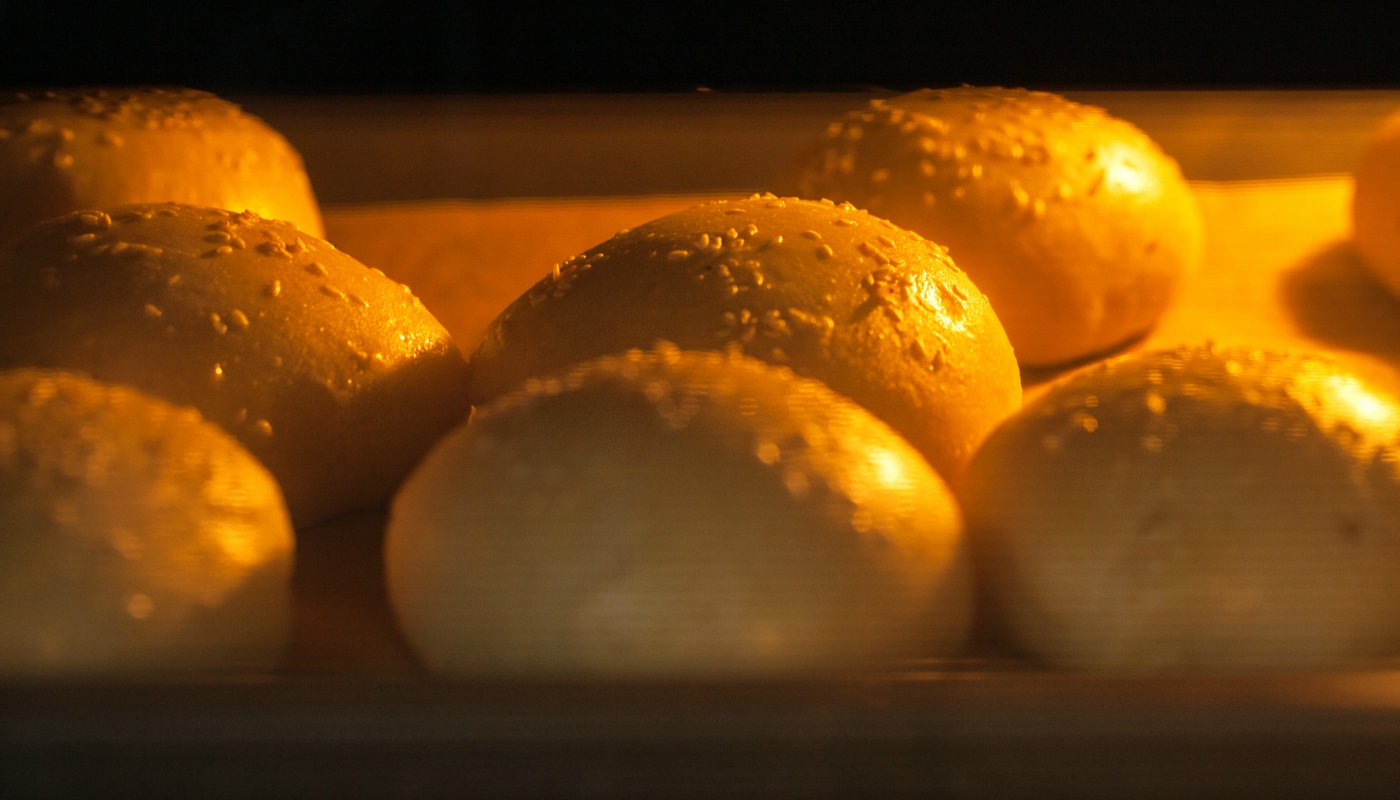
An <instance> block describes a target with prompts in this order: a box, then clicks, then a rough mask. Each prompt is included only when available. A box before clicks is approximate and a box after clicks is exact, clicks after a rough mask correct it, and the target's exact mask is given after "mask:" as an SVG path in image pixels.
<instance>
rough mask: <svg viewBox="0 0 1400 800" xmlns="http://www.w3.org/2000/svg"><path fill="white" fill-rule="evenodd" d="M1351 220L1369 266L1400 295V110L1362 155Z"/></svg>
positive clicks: (1360, 248) (1393, 115) (1386, 123)
mask: <svg viewBox="0 0 1400 800" xmlns="http://www.w3.org/2000/svg"><path fill="white" fill-rule="evenodd" d="M1352 221H1353V223H1354V225H1355V227H1356V248H1357V249H1358V250H1359V251H1361V255H1362V257H1363V258H1364V259H1365V261H1366V264H1367V266H1369V267H1370V268H1371V272H1372V273H1373V274H1374V275H1375V276H1376V277H1377V278H1379V279H1380V281H1381V283H1383V284H1385V286H1386V288H1388V289H1389V290H1390V292H1391V294H1394V295H1395V296H1397V297H1400V113H1396V114H1392V115H1391V116H1390V117H1388V118H1387V119H1386V120H1385V122H1383V123H1382V124H1381V127H1380V130H1379V131H1377V132H1376V135H1375V136H1374V137H1373V138H1372V139H1371V143H1370V145H1369V146H1368V147H1367V148H1366V152H1365V153H1364V154H1363V155H1362V156H1361V163H1360V165H1359V166H1357V168H1356V195H1355V197H1354V198H1353V200H1352Z"/></svg>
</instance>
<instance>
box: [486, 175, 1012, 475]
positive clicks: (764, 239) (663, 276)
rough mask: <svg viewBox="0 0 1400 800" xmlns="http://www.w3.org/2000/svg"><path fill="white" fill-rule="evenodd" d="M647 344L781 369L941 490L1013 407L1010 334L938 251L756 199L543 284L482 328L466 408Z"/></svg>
mask: <svg viewBox="0 0 1400 800" xmlns="http://www.w3.org/2000/svg"><path fill="white" fill-rule="evenodd" d="M657 339H666V340H668V341H673V342H675V343H676V344H677V345H679V346H680V347H681V348H682V349H691V350H720V349H724V348H725V347H727V346H735V347H739V348H742V350H743V351H744V352H745V353H746V354H748V355H750V356H753V357H755V358H759V359H762V360H764V361H766V362H768V363H770V364H785V365H788V366H791V367H792V369H793V371H795V372H797V373H798V374H799V375H804V376H806V377H809V378H816V379H818V380H820V381H822V382H824V383H826V384H827V385H828V386H830V387H831V388H832V389H834V390H836V391H837V392H838V393H840V394H843V395H845V396H847V397H849V398H851V399H852V400H855V401H856V402H857V403H859V404H861V405H862V406H864V407H865V408H866V409H868V410H869V411H871V412H872V413H874V414H875V416H877V417H879V418H881V419H883V420H884V421H885V422H886V423H888V424H889V425H890V427H892V428H894V429H895V430H897V431H899V432H900V433H901V434H903V435H904V436H905V438H907V439H909V441H910V442H911V443H912V444H913V445H914V446H915V447H916V448H918V449H919V450H920V451H921V452H922V453H923V454H924V456H925V457H926V458H928V459H929V461H930V462H931V463H932V464H933V466H934V468H935V469H937V470H939V471H940V472H941V473H942V474H943V475H944V476H945V477H949V478H950V479H952V480H956V476H957V475H958V474H960V473H961V471H962V469H963V467H964V466H965V465H966V463H967V460H968V459H969V458H971V456H972V453H973V452H974V451H975V450H976V449H977V445H978V443H979V442H981V441H982V438H983V437H984V436H986V434H987V433H988V432H989V431H990V430H991V429H992V428H993V427H995V426H996V424H997V423H998V422H999V421H1001V419H1002V418H1003V417H1005V416H1006V415H1007V414H1009V413H1011V412H1012V411H1014V410H1015V409H1016V408H1017V407H1019V406H1020V402H1021V379H1020V374H1019V373H1018V371H1017V367H1016V360H1015V357H1014V356H1013V354H1012V352H1011V347H1010V345H1009V344H1008V343H1007V341H1006V334H1005V333H1004V332H1003V331H1002V329H1001V325H1000V324H999V323H998V322H997V318H996V316H995V315H994V314H993V313H992V310H991V308H990V307H989V306H988V305H987V301H986V299H985V298H983V297H982V294H981V293H980V292H978V291H977V287H975V286H973V285H972V282H971V281H970V280H968V279H967V276H965V275H963V274H962V272H960V271H959V270H958V268H957V267H955V266H954V265H953V262H952V261H950V260H949V259H948V257H947V256H946V255H945V254H944V252H943V250H942V249H941V248H939V247H938V246H937V245H934V244H933V243H931V242H928V241H925V240H924V239H922V238H920V237H919V236H917V235H915V234H912V233H909V232H907V231H903V230H900V229H899V228H897V227H895V226H894V225H892V224H890V223H888V222H886V221H884V220H881V219H877V218H875V217H872V216H870V215H869V214H866V213H865V212H862V211H857V210H855V209H853V208H850V207H837V206H833V205H831V204H829V203H828V204H822V203H811V202H805V201H800V200H793V199H788V200H779V199H777V198H775V197H771V196H769V197H767V198H760V197H758V196H757V195H755V196H754V197H753V198H751V199H749V200H740V201H735V202H727V201H721V202H716V203H711V204H708V205H702V206H697V207H695V208H691V209H688V210H686V211H681V212H679V213H676V214H671V215H669V216H665V217H662V218H660V219H658V220H654V221H652V222H649V223H647V224H645V225H642V226H640V227H638V228H634V229H632V230H631V231H626V232H623V233H620V234H618V235H617V236H615V237H613V238H612V239H610V240H608V241H606V242H604V243H602V244H600V245H598V246H597V247H594V248H592V249H591V250H588V251H587V252H586V253H584V254H582V255H580V256H575V257H574V258H572V259H570V260H569V261H568V262H566V263H565V264H563V265H562V266H561V267H559V271H558V274H557V276H554V275H549V276H546V277H545V279H544V280H542V281H541V282H540V283H538V284H537V285H536V286H535V288H533V289H531V290H530V291H529V292H528V293H526V294H525V295H524V296H522V297H521V298H519V299H518V300H516V301H515V302H514V303H513V304H511V306H510V307H509V308H507V309H506V310H505V311H504V312H503V313H502V314H501V316H500V317H498V318H497V319H496V320H495V321H494V322H492V323H491V325H490V327H488V328H487V330H486V333H485V335H484V336H483V337H482V340H481V342H480V344H478V346H477V349H476V352H475V354H474V355H473V356H472V365H471V369H472V378H471V395H472V402H473V403H476V404H481V403H484V402H487V401H489V400H491V399H492V398H494V397H496V396H497V395H499V394H501V393H502V392H505V391H508V390H510V389H513V388H515V387H516V386H518V385H519V384H520V383H521V382H522V381H524V380H525V379H526V378H529V377H532V376H541V375H544V374H547V373H551V372H556V371H558V370H561V369H564V368H565V367H567V366H569V365H571V364H576V363H578V362H580V361H583V360H585V359H588V358H593V357H595V356H600V355H605V354H608V353H619V352H622V351H624V350H627V349H629V348H633V347H650V346H651V344H652V343H653V342H654V341H656V340H657Z"/></svg>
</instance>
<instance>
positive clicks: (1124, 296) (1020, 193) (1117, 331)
mask: <svg viewBox="0 0 1400 800" xmlns="http://www.w3.org/2000/svg"><path fill="white" fill-rule="evenodd" d="M780 188H781V189H782V190H783V191H784V192H793V193H796V194H798V195H800V196H802V197H807V198H813V199H815V198H820V197H828V198H831V199H833V200H836V201H848V202H851V203H854V204H855V205H856V206H858V207H860V208H864V209H869V210H870V212H871V213H873V214H878V215H880V216H883V217H888V218H889V219H890V220H891V221H892V222H894V223H895V224H897V225H900V226H902V227H905V228H908V229H909V230H912V231H915V232H917V233H919V234H922V235H923V236H926V237H928V238H929V239H932V240H933V241H935V242H938V243H939V244H941V245H943V246H945V247H947V248H948V251H949V255H951V256H952V258H953V259H954V260H955V261H956V262H957V264H958V266H960V267H962V268H963V269H965V270H967V274H968V275H969V276H970V277H971V278H972V280H973V282H975V283H976V284H977V286H978V288H979V289H981V290H982V291H983V293H985V294H986V296H987V298H988V299H989V300H990V301H991V303H992V308H993V309H995V310H996V313H997V317H998V318H999V319H1000V320H1001V322H1002V325H1003V326H1005V328H1006V333H1007V335H1008V336H1009V337H1010V338H1011V344H1012V345H1013V346H1014V347H1015V348H1016V357H1017V359H1019V360H1020V363H1021V364H1022V365H1025V366H1051V365H1057V364H1063V363H1066V362H1071V361H1075V360H1078V359H1082V358H1085V357H1087V356H1091V355H1094V354H1098V353H1102V352H1105V351H1108V350H1111V349H1113V348H1116V347H1118V346H1120V345H1123V344H1125V343H1127V342H1128V341H1130V340H1132V339H1134V338H1136V337H1138V336H1141V335H1142V334H1144V333H1146V332H1147V331H1148V330H1149V329H1151V328H1152V326H1153V325H1154V324H1155V323H1156V321H1157V318H1158V317H1160V316H1161V314H1162V312H1163V311H1164V310H1165V309H1166V307H1167V304H1168V302H1169V301H1170V300H1171V297H1172V293H1173V290H1174V289H1175V287H1176V283H1177V279H1178V277H1179V276H1180V274H1181V273H1182V271H1183V270H1190V269H1194V268H1195V266H1196V265H1197V264H1198V263H1199V261H1200V259H1201V254H1202V247H1203V236H1204V234H1203V223H1202V220H1201V214H1200V210H1199V209H1198V208H1197V206H1196V202H1195V199H1194V197H1193V196H1192V194H1191V190H1190V189H1189V187H1187V185H1186V182H1185V181H1184V180H1183V179H1182V176H1181V170H1180V169H1179V168H1178V167H1177V165H1176V162H1175V161H1173V160H1172V159H1171V158H1170V157H1168V156H1167V155H1166V154H1164V153H1163V152H1162V151H1161V149H1159V148H1158V147H1157V145H1156V144H1154V143H1153V142H1152V140H1151V139H1149V138H1148V137H1147V135H1146V134H1144V133H1143V132H1142V131H1140V130H1138V129H1137V128H1136V127H1134V126H1133V125H1132V124H1130V123H1128V122H1125V121H1123V120H1121V119H1117V118H1115V117H1113V116H1111V115H1109V114H1108V113H1106V112H1105V111H1103V109H1100V108H1095V107H1093V106H1086V105H1080V104H1078V103H1073V102H1070V101H1068V100H1066V99H1064V98H1063V97H1059V96H1058V95H1053V94H1048V93H1046V92H1028V91H1025V90H1022V89H1000V88H990V89H989V88H974V87H963V88H959V89H945V90H941V91H934V90H931V89H924V90H921V91H918V92H913V93H910V94H906V95H901V96H899V97H895V98H892V99H889V100H873V101H871V103H870V107H869V108H867V109H865V110H862V111H853V112H851V113H850V114H847V115H846V117H845V118H844V119H842V120H839V121H836V122H833V123H832V124H831V125H830V126H829V127H828V129H827V131H826V134H825V135H824V136H822V137H821V138H820V139H819V140H818V141H816V142H815V143H814V144H813V146H812V147H811V148H810V150H809V152H808V153H807V154H806V155H804V156H803V157H801V158H800V159H799V162H798V164H797V166H796V168H795V169H794V171H793V175H792V176H791V177H790V178H789V181H788V183H786V184H784V185H782V186H780Z"/></svg>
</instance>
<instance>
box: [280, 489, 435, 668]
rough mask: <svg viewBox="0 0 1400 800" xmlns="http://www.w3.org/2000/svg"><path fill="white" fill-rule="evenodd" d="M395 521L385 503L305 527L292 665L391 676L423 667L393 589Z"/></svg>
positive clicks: (296, 578) (295, 582)
mask: <svg viewBox="0 0 1400 800" xmlns="http://www.w3.org/2000/svg"><path fill="white" fill-rule="evenodd" d="M387 522H388V515H387V514H386V513H385V512H384V511H368V512H357V513H352V514H346V515H343V516H341V517H337V518H336V519H333V520H331V521H329V522H325V523H322V524H320V525H316V526H313V527H311V528H304V529H302V530H299V531H297V534H296V535H297V553H296V571H295V572H294V573H293V577H292V637H291V644H290V647H289V650H288V653H287V661H286V666H285V671H286V672H288V673H290V674H293V675H306V674H313V675H325V674H345V675H360V676H362V677H363V676H365V675H373V676H375V677H386V676H394V675H403V674H416V673H420V672H421V671H422V670H421V668H420V667H419V666H418V664H417V660H416V659H415V658H414V656H413V654H412V652H411V650H410V649H409V647H408V644H407V643H406V642H405V641H404V639H403V636H402V635H401V634H400V633H399V630H398V626H397V624H396V623H395V621H394V614H393V610H392V609H391V608H390V607H389V600H388V595H387V592H386V590H385V585H384V528H385V525H386V524H387Z"/></svg>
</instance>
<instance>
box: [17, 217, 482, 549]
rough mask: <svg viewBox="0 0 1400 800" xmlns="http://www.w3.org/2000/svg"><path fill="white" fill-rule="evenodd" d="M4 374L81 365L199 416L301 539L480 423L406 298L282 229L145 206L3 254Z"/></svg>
mask: <svg viewBox="0 0 1400 800" xmlns="http://www.w3.org/2000/svg"><path fill="white" fill-rule="evenodd" d="M0 285H3V286H4V287H5V291H4V292H3V293H0V367H4V366H35V367H59V368H64V369H72V370H78V371H82V372H85V373H88V374H89V375H92V376H94V377H96V378H98V379H99V380H104V381H111V382H114V383H126V384H130V385H133V386H136V387H138V388H140V389H141V390H142V391H144V392H147V393H149V394H152V395H155V396H157V397H161V398H163V399H165V400H167V401H169V402H172V403H176V404H180V405H191V406H194V407H195V408H197V409H199V410H200V412H201V413H203V414H204V416H205V417H206V418H208V419H209V420H210V421H211V422H214V423H215V424H218V425H220V426H222V427H223V428H224V429H225V430H227V431H228V432H229V433H231V434H233V435H234V436H235V437H236V438H237V439H238V440H239V441H241V442H243V444H244V445H245V446H247V447H248V449H249V450H251V451H252V453H253V454H254V455H255V456H257V457H258V458H259V459H261V460H262V462H263V463H264V464H265V465H267V468H268V469H269V470H270V471H271V472H272V474H273V475H275V476H276V477H277V480H278V481H279V482H280V483H281V486H282V491H283V492H284V493H285V495H286V497H287V504H288V506H289V507H290V508H291V512H292V519H293V521H294V522H295V523H296V525H297V526H298V527H302V526H305V525H309V524H312V523H314V522H316V521H318V520H322V519H326V518H328V517H330V516H333V515H335V514H337V513H340V512H343V511H347V510H351V509H355V508H365V507H373V506H374V505H376V504H379V503H383V502H384V501H386V500H387V499H388V498H389V497H390V496H392V495H393V493H394V491H395V489H396V488H397V487H398V485H399V482H400V481H401V480H402V479H403V477H404V476H405V475H407V474H408V471H409V470H410V469H411V468H412V467H413V465H414V464H416V463H417V462H418V460H419V459H420V458H422V456H423V454H424V453H426V452H427V450H428V448H429V447H430V446H431V445H432V444H433V442H435V441H436V440H437V439H438V437H440V436H442V435H443V434H444V433H446V432H447V431H448V430H450V429H451V428H452V427H453V426H454V425H456V424H457V423H459V422H460V421H461V420H462V418H463V417H464V416H465V415H466V411H467V404H466V400H465V374H466V365H465V363H464V362H463V360H462V357H461V355H460V354H459V353H458V351H457V349H456V347H454V346H453V344H452V341H451V339H450V338H449V337H448V335H447V332H446V331H444V330H443V329H442V326H440V325H438V324H437V321H436V320H434V319H433V318H432V316H431V315H430V314H428V312H427V311H425V310H424V309H423V307H422V305H421V304H420V303H418V302H417V300H416V298H414V297H413V296H412V295H411V294H409V292H408V288H407V287H405V286H400V285H399V284H396V283H394V282H393V281H391V280H389V279H388V278H385V277H384V276H383V274H382V273H379V272H377V271H375V270H371V269H367V268H365V267H364V266H362V265H361V264H359V263H358V262H357V261H355V260H354V259H352V258H350V257H349V256H346V255H344V254H343V253H339V252H337V251H336V250H335V248H334V247H332V246H331V245H329V244H327V243H325V242H323V241H320V240H319V239H316V238H314V237H311V236H307V235H305V234H302V233H299V232H298V231H297V230H296V228H294V227H292V226H291V225H290V224H288V223H284V222H271V221H267V220H263V219H260V218H259V217H258V216H257V215H255V214H252V213H248V212H245V213H242V214H234V213H232V212H230V211H224V210H220V209H212V208H198V207H194V206H184V205H177V204H173V203H168V204H158V205H133V206H122V207H119V208H114V209H110V210H109V212H101V211H91V212H80V213H76V214H70V215H68V216H66V217H62V218H60V219H56V220H51V221H49V222H45V223H42V224H40V225H39V226H37V227H35V228H34V229H32V230H31V232H30V233H29V234H28V235H27V236H25V237H24V238H22V239H20V240H18V241H16V242H14V243H12V245H11V246H10V247H9V248H7V249H5V250H4V251H0Z"/></svg>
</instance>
